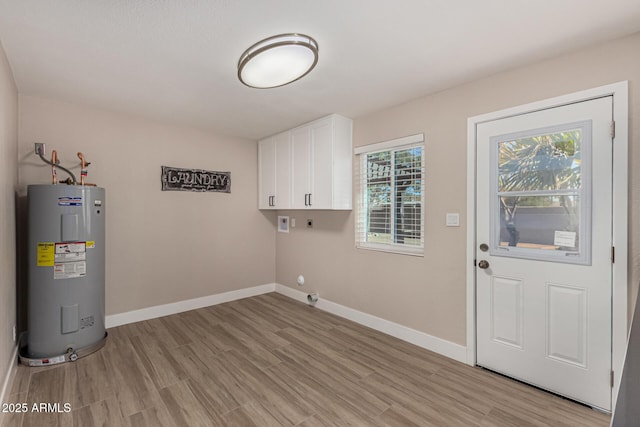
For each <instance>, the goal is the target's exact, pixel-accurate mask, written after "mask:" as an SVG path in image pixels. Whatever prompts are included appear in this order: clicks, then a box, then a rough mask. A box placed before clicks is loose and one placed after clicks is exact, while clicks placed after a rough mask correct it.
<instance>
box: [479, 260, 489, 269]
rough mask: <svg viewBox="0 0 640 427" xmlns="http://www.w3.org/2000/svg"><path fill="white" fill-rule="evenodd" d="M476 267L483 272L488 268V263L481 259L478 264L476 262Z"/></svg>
mask: <svg viewBox="0 0 640 427" xmlns="http://www.w3.org/2000/svg"><path fill="white" fill-rule="evenodd" d="M478 267H480V268H481V269H483V270H484V269H485V268H489V261H487V260H486V259H481V260H480V262H478Z"/></svg>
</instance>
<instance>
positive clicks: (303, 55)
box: [238, 33, 318, 89]
mask: <svg viewBox="0 0 640 427" xmlns="http://www.w3.org/2000/svg"><path fill="white" fill-rule="evenodd" d="M317 63H318V43H317V42H316V41H315V40H314V39H313V38H311V37H309V36H306V35H304V34H295V33H291V34H280V35H278V36H273V37H269V38H267V39H264V40H262V41H259V42H258V43H256V44H254V45H253V46H251V47H250V48H249V49H247V50H245V51H244V53H243V54H242V55H241V56H240V60H239V61H238V78H239V79H240V81H241V82H242V83H244V84H245V85H247V86H249V87H253V88H258V89H267V88H272V87H278V86H284V85H286V84H289V83H291V82H295V81H296V80H298V79H300V78H301V77H304V76H305V75H307V74H308V73H309V72H310V71H311V70H313V67H315V66H316V64H317Z"/></svg>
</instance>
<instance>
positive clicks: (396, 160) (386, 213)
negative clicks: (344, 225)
mask: <svg viewBox="0 0 640 427" xmlns="http://www.w3.org/2000/svg"><path fill="white" fill-rule="evenodd" d="M423 152H424V135H423V134H418V135H412V136H408V137H404V138H399V139H395V140H392V141H385V142H381V143H378V144H372V145H367V146H364V147H358V148H356V150H355V154H356V162H357V163H358V165H357V167H356V168H355V170H356V171H359V172H358V176H357V183H358V187H359V188H358V189H357V191H358V192H359V193H358V205H357V209H358V211H357V215H358V217H357V221H356V246H357V247H358V248H362V249H372V250H379V251H386V252H398V253H406V254H411V255H422V254H423V253H424V214H423V209H422V207H423V204H424V155H423Z"/></svg>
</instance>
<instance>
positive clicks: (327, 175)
mask: <svg viewBox="0 0 640 427" xmlns="http://www.w3.org/2000/svg"><path fill="white" fill-rule="evenodd" d="M333 158H334V153H333V122H332V121H327V120H325V121H322V122H321V123H317V124H314V125H313V126H312V127H311V162H310V166H311V169H310V173H311V186H310V187H311V189H310V191H309V193H310V196H309V198H308V199H309V204H310V207H311V208H312V209H332V208H333Z"/></svg>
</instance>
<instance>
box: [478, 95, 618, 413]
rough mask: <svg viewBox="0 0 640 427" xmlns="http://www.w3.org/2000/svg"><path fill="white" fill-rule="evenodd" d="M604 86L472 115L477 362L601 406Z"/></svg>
mask: <svg viewBox="0 0 640 427" xmlns="http://www.w3.org/2000/svg"><path fill="white" fill-rule="evenodd" d="M611 122H612V97H611V96H608V97H603V98H598V99H595V100H590V101H585V102H579V103H576V104H571V105H566V106H562V107H556V108H551V109H547V110H542V111H538V112H533V113H528V114H522V115H517V116H513V117H509V118H505V119H500V120H494V121H489V122H486V123H481V124H479V125H478V126H477V136H476V137H477V139H476V140H477V147H476V149H477V158H476V162H477V164H476V178H477V180H476V186H477V187H476V196H477V202H476V209H477V212H476V221H477V224H476V245H477V246H476V248H475V253H476V256H475V257H476V260H477V268H476V313H477V314H476V315H477V318H476V340H477V342H476V351H477V354H476V361H477V364H478V365H480V366H483V367H486V368H488V369H491V370H494V371H497V372H500V373H503V374H505V375H508V376H511V377H514V378H516V379H519V380H522V381H525V382H527V383H530V384H532V385H535V386H538V387H541V388H543V389H547V390H550V391H553V392H555V393H558V394H561V395H564V396H567V397H570V398H572V399H575V400H578V401H581V402H584V403H586V404H588V405H591V406H594V407H598V408H602V409H604V410H607V411H610V410H611V377H610V375H611V345H612V344H611V313H612V311H611V310H612V306H611V299H612V293H611V292H612V291H611V289H612V259H611V256H612V255H611V253H612V251H611V248H612V244H611V242H612V237H611V236H612V166H611V165H612V137H611V131H610V126H611Z"/></svg>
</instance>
